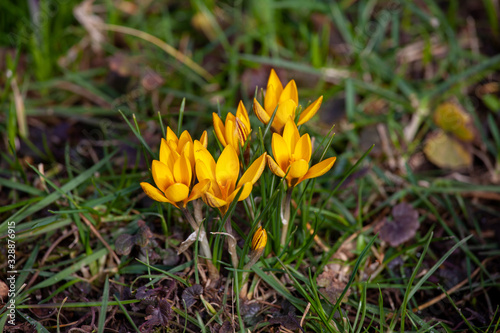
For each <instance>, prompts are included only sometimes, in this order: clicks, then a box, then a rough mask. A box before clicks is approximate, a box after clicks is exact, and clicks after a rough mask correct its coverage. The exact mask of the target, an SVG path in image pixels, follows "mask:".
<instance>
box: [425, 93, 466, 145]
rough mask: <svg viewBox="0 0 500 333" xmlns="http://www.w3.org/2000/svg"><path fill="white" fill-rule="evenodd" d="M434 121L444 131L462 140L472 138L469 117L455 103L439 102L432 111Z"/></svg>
mask: <svg viewBox="0 0 500 333" xmlns="http://www.w3.org/2000/svg"><path fill="white" fill-rule="evenodd" d="M434 122H435V123H436V125H438V126H439V127H440V128H441V129H443V130H444V131H445V132H448V133H450V134H453V135H454V136H455V137H457V138H458V139H460V140H462V141H466V142H470V141H472V140H473V139H474V129H473V125H472V120H471V117H470V116H469V114H468V113H467V112H465V111H464V110H463V109H462V108H461V107H460V106H459V105H457V104H455V103H452V102H446V103H442V104H440V105H439V106H438V107H437V108H436V110H435V111H434Z"/></svg>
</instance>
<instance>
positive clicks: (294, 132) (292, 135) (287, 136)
mask: <svg viewBox="0 0 500 333" xmlns="http://www.w3.org/2000/svg"><path fill="white" fill-rule="evenodd" d="M299 139H300V134H299V130H298V129H297V125H295V122H294V121H293V119H289V120H288V121H287V122H286V125H285V129H284V130H283V140H285V142H286V144H287V147H288V151H289V152H290V155H291V154H292V153H293V152H294V151H295V146H296V145H297V143H298V142H299Z"/></svg>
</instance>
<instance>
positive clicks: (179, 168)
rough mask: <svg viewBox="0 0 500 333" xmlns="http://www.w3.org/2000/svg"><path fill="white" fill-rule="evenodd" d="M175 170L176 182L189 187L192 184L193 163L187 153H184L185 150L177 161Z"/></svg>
mask: <svg viewBox="0 0 500 333" xmlns="http://www.w3.org/2000/svg"><path fill="white" fill-rule="evenodd" d="M173 171H174V172H173V174H174V179H175V182H176V183H182V184H184V185H186V186H188V187H189V186H190V185H191V179H192V176H193V175H192V170H191V163H190V162H189V160H188V159H187V157H186V155H184V152H183V153H182V155H181V156H180V157H179V158H178V159H177V161H175V164H174V170H173Z"/></svg>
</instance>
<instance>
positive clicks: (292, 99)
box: [253, 69, 323, 133]
mask: <svg viewBox="0 0 500 333" xmlns="http://www.w3.org/2000/svg"><path fill="white" fill-rule="evenodd" d="M322 101H323V96H320V97H319V98H318V99H317V100H315V101H314V102H313V103H311V105H309V106H308V107H307V108H306V109H305V110H304V111H302V113H301V114H300V117H299V120H298V122H297V125H302V124H304V123H306V122H307V121H309V119H311V118H312V117H313V116H314V115H315V114H316V112H317V111H318V109H319V107H320V106H321V102H322ZM298 105H299V97H298V92H297V85H296V84H295V80H291V81H290V82H288V84H287V85H286V86H285V88H283V85H282V84H281V81H280V79H279V77H278V75H277V74H276V72H275V71H274V69H271V74H270V75H269V80H268V81H267V88H266V95H265V97H264V107H262V106H261V105H260V103H259V102H258V101H257V100H256V99H254V104H253V109H254V112H255V114H256V115H257V118H259V120H260V121H261V122H262V123H264V124H265V125H267V124H268V123H269V121H270V120H271V117H272V115H273V113H274V110H275V109H276V107H278V110H277V111H276V115H275V116H274V120H273V122H272V124H271V129H272V130H273V131H274V132H276V133H281V132H282V131H283V128H284V126H285V124H286V122H287V121H288V119H292V120H294V121H295V110H296V109H297V106H298Z"/></svg>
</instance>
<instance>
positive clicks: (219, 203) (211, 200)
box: [205, 192, 227, 208]
mask: <svg viewBox="0 0 500 333" xmlns="http://www.w3.org/2000/svg"><path fill="white" fill-rule="evenodd" d="M205 200H206V201H207V204H208V205H209V206H211V207H215V208H218V207H223V206H225V205H227V202H226V201H225V200H222V199H220V198H217V197H216V196H214V195H213V194H212V193H210V192H206V193H205Z"/></svg>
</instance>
